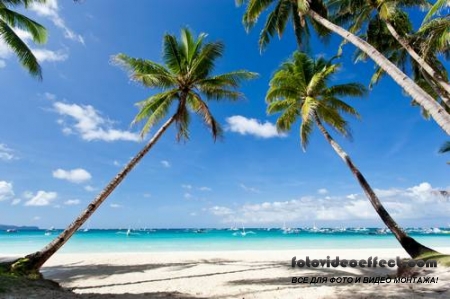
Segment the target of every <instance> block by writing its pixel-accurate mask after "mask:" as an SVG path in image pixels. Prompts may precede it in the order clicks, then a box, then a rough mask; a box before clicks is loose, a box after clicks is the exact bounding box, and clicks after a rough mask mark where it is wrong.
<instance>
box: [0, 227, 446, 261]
mask: <svg viewBox="0 0 450 299" xmlns="http://www.w3.org/2000/svg"><path fill="white" fill-rule="evenodd" d="M59 232H61V231H59V230H56V231H52V232H51V234H50V233H48V232H47V234H46V231H45V230H34V231H18V232H9V233H8V232H5V231H1V232H0V255H2V254H26V253H30V252H33V251H36V250H39V249H41V248H42V247H43V246H45V245H46V244H48V243H49V242H50V241H51V240H53V239H54V238H55V237H56V236H57V235H58V233H59ZM245 232H246V234H245V236H243V235H242V230H239V231H231V230H224V229H205V230H193V229H167V230H166V229H159V230H140V231H131V232H130V233H129V234H127V230H96V229H91V230H89V231H87V232H83V231H79V232H77V233H76V234H75V235H74V236H73V237H72V238H71V239H70V240H69V242H67V244H66V245H64V247H63V248H62V250H61V252H65V253H86V252H97V253H98V252H151V251H222V250H279V249H327V248H398V243H397V241H396V239H395V237H394V236H393V235H392V234H390V233H387V234H386V233H385V232H380V231H379V230H377V229H373V228H371V229H363V230H361V229H347V230H346V231H341V230H339V231H338V230H333V229H321V230H311V229H310V230H306V229H298V230H291V231H283V230H281V229H272V230H267V229H252V228H249V229H245ZM409 234H410V235H411V236H413V237H414V238H415V239H416V240H418V241H419V242H422V243H423V244H425V245H427V246H429V247H450V231H445V230H439V229H434V230H430V229H416V230H410V231H409Z"/></svg>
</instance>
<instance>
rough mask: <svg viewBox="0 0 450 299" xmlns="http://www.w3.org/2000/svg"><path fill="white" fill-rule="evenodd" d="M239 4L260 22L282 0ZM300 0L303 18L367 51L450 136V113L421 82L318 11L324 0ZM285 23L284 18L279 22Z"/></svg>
mask: <svg viewBox="0 0 450 299" xmlns="http://www.w3.org/2000/svg"><path fill="white" fill-rule="evenodd" d="M235 1H236V4H237V5H243V4H244V3H247V9H246V12H245V15H244V23H247V26H248V25H253V24H255V23H256V22H257V20H258V18H259V16H260V15H261V14H262V13H263V12H264V11H265V10H268V9H270V8H271V7H272V4H274V3H275V2H278V1H282V0H235ZM290 1H294V2H297V5H298V14H299V17H300V19H305V18H310V19H311V20H314V21H315V22H317V23H318V24H320V25H321V26H323V27H325V28H326V29H328V30H330V31H332V32H334V33H336V34H338V35H340V36H341V37H343V38H344V39H346V40H347V41H349V42H350V43H352V44H353V45H355V46H356V47H357V48H359V49H361V51H363V52H364V53H366V54H367V55H368V56H369V57H370V58H372V60H373V61H374V62H375V63H376V64H378V65H379V66H380V67H381V68H382V69H383V70H384V71H385V72H386V73H387V74H389V75H390V76H391V77H392V78H393V79H394V81H395V82H397V84H399V85H400V86H401V87H402V88H403V89H404V90H405V91H406V93H408V94H409V95H410V96H411V97H412V98H413V100H414V101H416V102H417V103H418V104H419V105H421V106H422V107H423V108H424V109H425V110H427V111H428V112H429V114H430V115H431V117H433V119H434V120H435V121H436V122H437V123H438V124H439V126H440V127H441V128H442V129H443V130H444V131H445V132H446V133H447V134H449V135H450V114H449V113H447V112H446V111H445V109H444V108H443V107H442V106H441V105H439V104H438V103H436V101H435V100H434V99H433V97H432V96H430V95H429V94H428V93H427V92H425V91H424V90H423V89H422V88H421V87H420V86H419V85H417V84H416V83H415V82H414V81H413V80H411V79H410V78H409V77H408V76H406V75H405V74H404V73H403V72H402V71H401V70H400V69H399V68H398V67H396V66H395V65H394V64H393V63H392V62H391V61H389V59H387V58H386V57H385V56H383V55H382V54H381V53H380V52H378V51H377V50H376V49H375V48H374V47H373V46H372V45H370V44H369V43H367V42H366V41H364V40H363V39H361V38H359V37H358V36H356V35H354V34H352V33H351V32H349V31H347V30H345V29H344V28H342V27H340V26H337V25H336V24H334V23H332V22H330V21H329V20H328V19H327V17H326V16H325V15H324V11H318V10H317V8H318V7H320V8H326V6H325V5H324V2H323V1H321V0H290ZM279 22H281V21H279Z"/></svg>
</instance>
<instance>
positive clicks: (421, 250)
mask: <svg viewBox="0 0 450 299" xmlns="http://www.w3.org/2000/svg"><path fill="white" fill-rule="evenodd" d="M400 243H401V245H402V247H403V248H404V249H405V250H406V252H407V253H408V254H409V255H410V256H411V257H412V258H413V259H414V258H417V257H419V256H423V255H425V254H438V253H439V252H437V251H436V250H433V249H431V248H428V247H426V246H424V245H422V244H420V243H419V242H417V241H416V240H414V239H413V238H411V237H409V236H407V237H403V238H402V239H401V241H400Z"/></svg>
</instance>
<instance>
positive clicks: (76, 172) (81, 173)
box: [53, 168, 92, 184]
mask: <svg viewBox="0 0 450 299" xmlns="http://www.w3.org/2000/svg"><path fill="white" fill-rule="evenodd" d="M53 177H54V178H57V179H61V180H67V181H69V182H72V183H76V184H79V183H82V182H85V181H88V180H90V179H91V178H92V176H91V174H90V173H89V172H87V171H86V170H84V169H82V168H76V169H72V170H64V169H57V170H55V171H53Z"/></svg>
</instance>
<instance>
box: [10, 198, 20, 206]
mask: <svg viewBox="0 0 450 299" xmlns="http://www.w3.org/2000/svg"><path fill="white" fill-rule="evenodd" d="M21 201H22V200H21V199H20V198H14V199H13V201H12V202H11V205H12V206H15V205H18V204H19V203H20V202H21Z"/></svg>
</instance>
